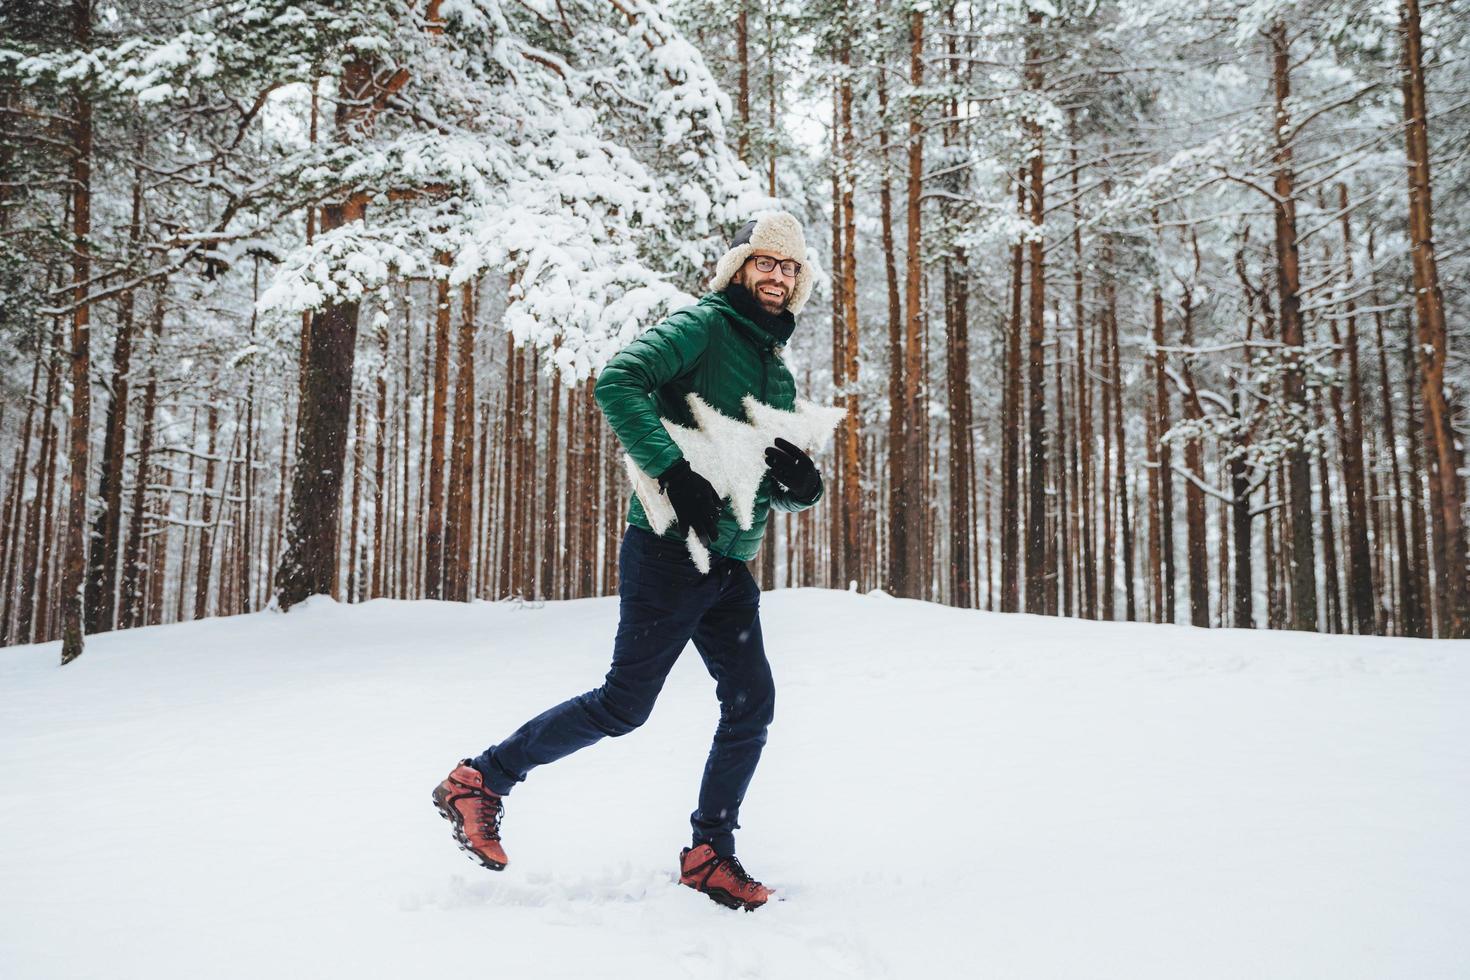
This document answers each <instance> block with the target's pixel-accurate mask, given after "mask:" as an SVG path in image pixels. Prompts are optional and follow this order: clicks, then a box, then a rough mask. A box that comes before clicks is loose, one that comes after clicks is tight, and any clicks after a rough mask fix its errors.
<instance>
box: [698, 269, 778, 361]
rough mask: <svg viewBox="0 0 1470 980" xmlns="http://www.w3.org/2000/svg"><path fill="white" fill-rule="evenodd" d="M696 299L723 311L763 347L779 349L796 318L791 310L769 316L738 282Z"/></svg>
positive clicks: (757, 344) (771, 349) (758, 345)
mask: <svg viewBox="0 0 1470 980" xmlns="http://www.w3.org/2000/svg"><path fill="white" fill-rule="evenodd" d="M699 302H700V304H701V305H705V306H712V307H714V308H715V309H717V310H719V311H720V312H722V313H724V314H725V315H726V316H727V317H728V318H729V319H730V322H732V323H734V324H735V326H737V327H739V328H740V329H741V331H743V332H744V333H745V334H746V335H747V336H749V337H750V339H751V340H752V341H754V342H755V344H756V346H757V347H760V348H761V349H762V350H770V351H779V350H780V349H781V348H783V347H785V346H786V343H787V341H789V340H790V339H791V334H792V332H793V331H795V330H796V317H795V316H794V315H793V314H792V312H791V311H790V310H782V311H781V312H780V313H779V314H777V315H776V316H771V315H770V314H769V313H767V312H766V311H765V310H763V309H761V307H760V304H759V303H757V302H756V301H755V299H754V297H752V296H751V295H750V293H749V292H747V291H746V289H745V287H744V286H742V285H740V284H739V283H731V284H730V285H729V286H727V287H726V288H725V289H724V290H722V291H720V292H717V293H707V294H706V295H705V296H704V297H703V298H701V299H700V301H699Z"/></svg>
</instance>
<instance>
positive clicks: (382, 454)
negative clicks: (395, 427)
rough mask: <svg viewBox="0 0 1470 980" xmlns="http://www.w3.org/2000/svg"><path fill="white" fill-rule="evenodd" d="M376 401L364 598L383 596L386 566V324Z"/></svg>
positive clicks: (381, 331)
mask: <svg viewBox="0 0 1470 980" xmlns="http://www.w3.org/2000/svg"><path fill="white" fill-rule="evenodd" d="M374 388H375V393H376V395H377V400H376V402H375V403H374V405H373V574H372V579H371V581H370V583H369V585H368V598H370V599H376V598H378V597H379V596H382V595H384V594H385V592H384V581H383V577H384V571H385V569H386V567H387V564H388V553H387V547H388V542H389V535H388V534H387V533H386V529H385V528H384V526H383V524H384V522H385V521H386V519H387V512H386V511H385V507H386V505H387V494H388V480H389V476H388V469H387V467H386V465H385V464H386V457H387V450H388V324H387V322H386V320H385V321H384V322H383V323H382V324H381V325H380V326H379V327H378V370H377V377H376V378H375V379H374Z"/></svg>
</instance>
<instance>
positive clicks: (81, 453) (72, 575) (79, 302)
mask: <svg viewBox="0 0 1470 980" xmlns="http://www.w3.org/2000/svg"><path fill="white" fill-rule="evenodd" d="M71 13H72V36H73V38H74V39H75V42H76V46H77V47H78V48H79V49H81V50H84V51H85V50H88V49H90V48H91V46H92V0H72V6H71ZM74 127H75V128H74V133H75V136H74V142H73V145H72V146H73V156H72V166H71V181H72V236H73V243H72V276H73V280H72V281H73V283H74V286H73V289H72V302H73V303H74V304H75V307H76V308H75V309H74V310H73V312H72V319H71V387H72V391H71V432H70V434H71V451H70V456H71V460H70V462H71V480H70V481H69V486H68V492H67V508H66V511H67V515H66V516H67V520H66V528H67V530H66V551H65V553H64V555H63V557H62V562H63V571H62V576H61V662H62V664H68V663H71V662H72V661H73V660H75V659H76V658H77V657H80V656H81V655H82V627H83V623H82V619H83V615H82V601H83V599H84V593H85V591H86V578H87V487H88V486H89V485H90V484H91V474H90V473H89V472H88V470H89V463H90V456H89V450H90V449H91V435H92V431H91V430H92V374H91V372H92V324H91V315H92V306H91V303H90V302H89V301H88V300H87V281H88V280H89V279H90V278H91V277H92V244H91V234H92V100H91V96H90V95H88V94H86V93H85V92H84V91H83V90H82V88H81V86H78V87H77V89H76V118H75V121H74Z"/></svg>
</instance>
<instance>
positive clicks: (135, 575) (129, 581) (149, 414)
mask: <svg viewBox="0 0 1470 980" xmlns="http://www.w3.org/2000/svg"><path fill="white" fill-rule="evenodd" d="M165 299H166V298H165V296H164V294H163V293H162V292H161V291H160V292H159V294H158V295H157V296H156V297H155V298H154V301H153V302H154V306H153V324H152V331H151V332H152V342H151V344H150V345H149V349H148V351H147V353H148V383H147V384H145V385H144V386H143V415H142V418H140V419H139V420H138V428H139V436H138V463H137V467H136V476H134V478H133V502H132V517H131V518H130V520H129V522H128V539H127V544H126V545H125V546H124V548H123V562H122V594H121V596H120V597H119V600H118V608H119V610H120V623H119V625H121V626H122V628H123V629H127V628H129V627H132V626H138V625H141V624H142V622H143V614H144V611H145V610H144V597H143V594H142V591H141V589H140V584H141V581H142V577H143V569H142V559H143V526H144V524H145V523H146V521H145V517H146V510H147V506H146V505H147V499H148V498H147V490H148V472H149V467H150V466H151V465H152V454H153V437H154V434H155V433H154V427H153V419H154V415H155V414H156V412H157V409H158V357H159V345H160V342H161V341H162V339H163V317H164V310H165V305H164V304H165ZM179 587H180V588H183V585H182V583H180V586H179Z"/></svg>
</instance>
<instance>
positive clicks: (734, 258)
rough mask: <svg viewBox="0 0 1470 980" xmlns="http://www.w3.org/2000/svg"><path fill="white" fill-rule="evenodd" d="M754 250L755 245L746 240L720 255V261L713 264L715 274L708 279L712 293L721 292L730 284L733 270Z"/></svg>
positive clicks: (733, 274) (733, 275)
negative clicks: (744, 242)
mask: <svg viewBox="0 0 1470 980" xmlns="http://www.w3.org/2000/svg"><path fill="white" fill-rule="evenodd" d="M753 251H755V246H754V245H751V244H750V243H749V242H747V243H746V244H744V245H736V246H735V247H734V248H732V249H730V251H728V252H726V253H725V254H724V255H722V256H720V261H719V262H718V263H717V264H716V265H715V274H714V276H713V277H712V278H711V279H710V281H709V290H710V292H712V293H718V292H722V291H723V290H724V288H725V287H726V286H728V285H730V280H731V279H733V278H735V272H736V271H737V270H738V269H739V268H740V267H741V266H742V265H744V264H745V260H746V259H748V258H750V253H751V252H753Z"/></svg>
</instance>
